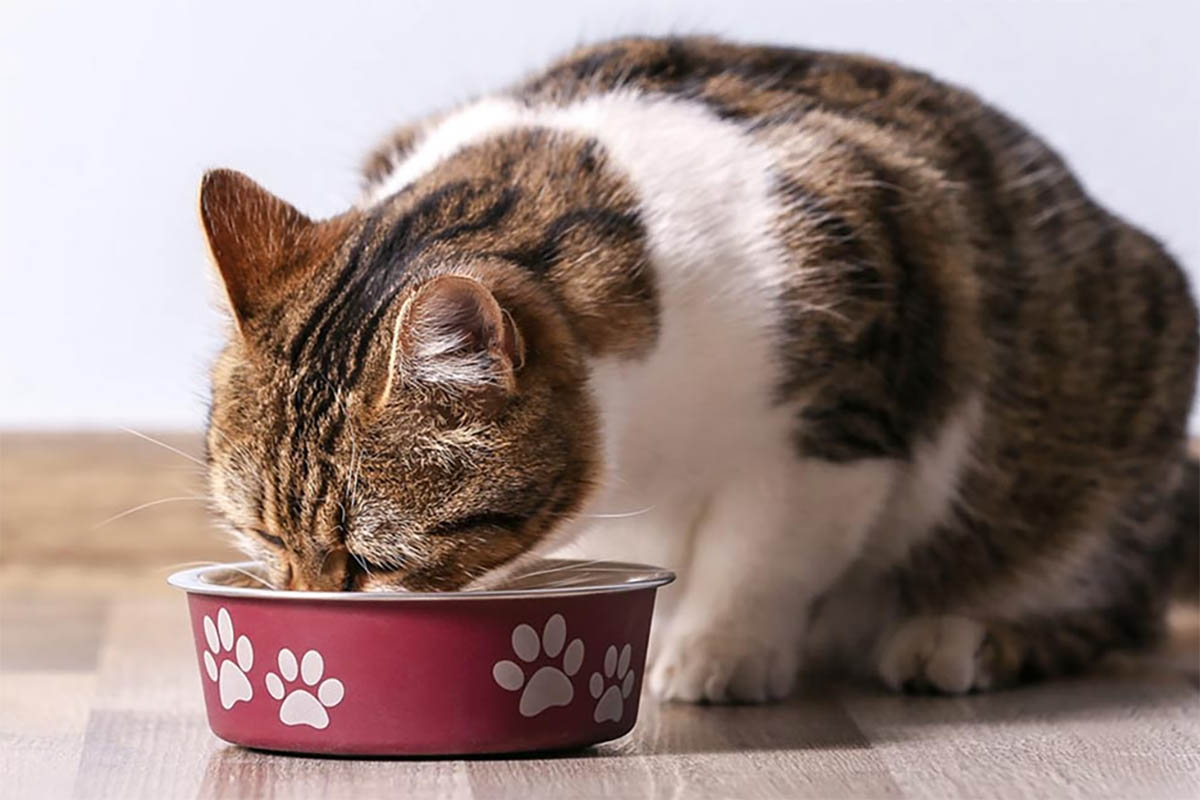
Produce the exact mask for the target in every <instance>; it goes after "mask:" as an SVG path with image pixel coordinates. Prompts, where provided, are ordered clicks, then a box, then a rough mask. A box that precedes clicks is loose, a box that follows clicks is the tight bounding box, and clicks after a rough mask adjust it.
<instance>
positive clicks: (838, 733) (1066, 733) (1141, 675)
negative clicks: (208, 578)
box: [0, 434, 1200, 800]
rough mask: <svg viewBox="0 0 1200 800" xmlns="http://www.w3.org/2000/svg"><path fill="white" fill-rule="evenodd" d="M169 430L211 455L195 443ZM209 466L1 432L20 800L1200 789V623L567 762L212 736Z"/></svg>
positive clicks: (802, 702)
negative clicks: (200, 575) (306, 753)
mask: <svg viewBox="0 0 1200 800" xmlns="http://www.w3.org/2000/svg"><path fill="white" fill-rule="evenodd" d="M169 441H170V442H171V443H172V444H174V445H176V446H178V447H180V448H181V449H183V450H185V451H188V452H192V453H196V452H198V451H199V447H198V442H197V441H196V440H195V439H194V438H189V437H182V438H181V437H172V438H170V439H169ZM199 492H200V482H199V480H198V469H197V468H196V465H195V464H192V463H190V462H188V461H187V460H185V459H184V458H182V457H180V456H176V455H173V454H172V453H169V452H167V451H165V450H162V449H161V448H158V447H155V446H152V445H149V444H147V443H145V442H143V441H140V440H138V439H136V438H134V437H132V436H130V435H128V434H120V435H111V436H107V435H105V436H101V435H92V436H72V437H67V436H30V435H22V436H17V435H3V436H0V526H2V528H0V531H2V536H3V538H2V541H0V796H2V797H4V798H56V797H84V798H90V797H105V798H122V800H125V799H126V798H142V797H145V798H155V800H159V799H160V798H175V797H189V798H190V797H229V798H243V797H322V798H340V797H346V798H354V799H355V800H366V799H367V798H374V797H384V796H386V797H397V798H400V797H404V798H407V797H421V796H436V797H451V798H458V797H463V798H468V797H478V798H493V797H495V798H502V797H512V798H520V800H530V799H531V798H537V797H548V798H576V797H600V796H605V797H648V796H655V797H657V796H670V797H681V798H705V797H747V798H767V797H780V798H804V797H819V798H840V797H852V798H868V797H908V798H948V797H979V798H984V797H1005V798H1008V797H1030V798H1048V797H1078V798H1100V797H1112V798H1123V799H1125V798H1135V797H1152V798H1171V797H1179V798H1184V797H1186V798H1196V797H1200V668H1198V665H1197V660H1198V658H1200V653H1198V636H1197V629H1198V627H1200V626H1198V621H1197V617H1196V615H1195V614H1194V613H1192V612H1190V611H1188V610H1183V611H1181V612H1179V613H1178V614H1177V615H1176V617H1177V618H1176V620H1175V623H1176V628H1177V634H1176V636H1175V637H1174V639H1173V640H1172V643H1171V646H1170V647H1169V648H1166V649H1164V650H1163V651H1161V652H1158V653H1155V654H1152V655H1149V656H1146V657H1139V658H1137V659H1132V658H1125V659H1114V660H1112V661H1110V662H1109V663H1107V664H1106V665H1104V668H1103V669H1102V670H1100V671H1098V672H1096V673H1095V674H1093V675H1091V676H1089V677H1086V678H1081V679H1077V680H1072V681H1067V682H1061V683H1055V684H1050V685H1045V686H1038V687H1033V688H1027V689H1022V690H1018V691H1010V692H1004V693H999V694H994V695H987V696H980V697H970V698H965V699H935V698H904V697H894V696H890V695H888V694H885V693H883V692H880V691H877V690H875V689H872V688H870V687H860V688H850V687H846V688H830V687H822V688H809V689H808V691H807V692H805V693H804V694H802V695H801V696H799V697H797V698H796V699H794V700H793V701H791V702H789V703H787V704H785V705H783V706H778V707H773V708H749V707H743V708H697V707H687V706H659V705H657V704H655V703H654V702H652V701H647V702H646V703H645V704H644V706H643V715H642V719H641V720H640V721H639V723H638V726H637V728H636V729H635V731H634V733H633V734H632V735H630V736H629V737H626V738H625V739H623V740H620V741H617V742H614V743H610V744H607V745H602V746H600V747H596V748H592V749H589V750H585V751H582V752H578V753H572V754H567V755H560V756H554V757H528V758H521V759H505V758H494V759H476V760H466V761H463V760H434V759H428V760H374V761H357V760H334V759H312V758H298V757H289V756H280V755H269V754H264V753H259V752H252V751H248V750H244V749H241V748H239V747H234V746H231V745H228V744H225V743H224V742H221V741H220V740H218V739H216V738H215V737H214V736H213V735H212V734H211V733H209V731H208V728H207V726H206V723H205V720H204V712H203V709H202V706H201V697H200V683H199V673H198V671H197V668H196V664H195V661H194V655H193V653H192V650H191V642H190V634H189V632H188V629H187V618H186V616H185V613H184V601H183V597H182V596H180V595H178V594H176V593H174V592H173V591H172V590H170V589H168V588H166V586H165V585H164V583H163V579H164V578H165V577H166V575H167V574H168V573H169V572H170V571H171V570H172V569H173V568H174V566H175V565H178V564H180V563H181V562H191V561H198V560H202V559H214V560H223V559H227V558H228V557H230V556H231V555H232V553H231V552H230V550H229V549H228V548H227V546H226V545H225V543H224V542H223V541H222V540H221V539H220V537H219V536H218V535H217V534H216V533H214V532H213V530H212V529H211V528H210V527H209V526H208V525H207V523H206V517H205V514H206V512H205V508H204V504H203V502H200V501H196V500H192V499H181V500H171V501H167V502H162V503H159V504H157V505H153V506H149V507H147V508H145V509H143V510H141V511H138V512H136V513H132V514H129V515H127V516H124V517H121V518H119V519H116V520H113V521H111V522H108V523H106V524H102V525H98V523H101V522H103V521H104V520H105V519H107V518H109V517H111V516H113V515H115V514H117V513H119V512H121V511H123V510H125V509H128V508H131V507H134V506H137V505H139V504H142V503H148V502H151V501H156V500H160V499H163V498H170V497H183V498H187V497H192V496H195V495H197V493H199Z"/></svg>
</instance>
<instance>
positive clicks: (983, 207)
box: [200, 38, 1198, 702]
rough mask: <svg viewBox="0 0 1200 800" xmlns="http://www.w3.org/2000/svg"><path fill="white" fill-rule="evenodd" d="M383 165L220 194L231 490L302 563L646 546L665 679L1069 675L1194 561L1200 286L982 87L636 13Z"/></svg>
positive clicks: (254, 538)
mask: <svg viewBox="0 0 1200 800" xmlns="http://www.w3.org/2000/svg"><path fill="white" fill-rule="evenodd" d="M364 175H365V181H364V196H363V199H362V201H361V203H359V204H358V205H357V206H356V207H354V208H352V209H350V210H348V211H346V212H345V213H344V214H341V215H339V216H336V217H334V218H331V219H328V220H323V221H314V220H311V219H309V218H307V217H306V216H304V215H303V214H302V213H300V212H299V211H298V210H296V209H295V208H294V207H293V206H291V205H289V204H287V203H286V202H284V201H283V200H280V199H278V198H276V197H275V196H273V195H271V194H270V193H268V192H267V191H266V190H265V189H263V188H261V187H259V186H258V185H257V184H255V183H254V182H252V181H251V180H250V179H249V178H246V177H245V176H243V175H241V174H239V173H236V172H232V171H228V170H216V171H212V172H209V173H208V174H206V175H205V177H204V179H203V182H202V186H201V191H200V211H201V219H202V223H203V226H204V229H205V232H206V234H207V239H208V243H209V247H210V251H211V255H212V257H213V260H214V261H215V264H216V267H217V270H218V272H219V274H220V276H221V278H222V280H223V285H224V289H225V294H226V295H227V298H228V301H229V308H230V310H231V312H232V314H231V316H232V324H231V331H230V336H229V340H228V344H227V346H226V348H225V349H224V351H223V352H222V353H221V355H220V356H219V358H218V360H217V362H216V365H215V367H214V369H213V373H212V403H211V409H210V419H209V428H208V436H207V461H208V464H209V474H210V483H211V491H212V495H213V497H214V498H215V501H216V504H217V507H218V508H219V512H220V516H221V517H222V519H223V520H224V521H225V522H226V523H227V525H228V526H229V527H230V528H231V529H232V530H233V531H234V532H235V533H236V535H237V537H238V538H239V540H240V542H241V543H242V545H243V546H244V547H245V548H246V549H247V550H248V551H249V552H251V553H252V554H254V556H255V557H256V558H260V559H262V560H263V561H264V562H265V564H266V565H267V570H268V571H269V574H270V578H271V580H272V582H273V584H274V585H276V586H278V587H281V588H292V589H300V590H317V589H327V590H347V591H369V590H377V589H408V590H451V589H459V588H464V587H483V586H493V585H496V584H497V583H498V582H500V581H502V580H503V578H504V576H505V575H508V574H510V571H511V570H512V569H514V568H515V567H516V566H518V565H521V564H525V563H527V562H529V560H530V559H533V558H535V557H538V556H543V555H546V554H549V553H553V552H565V553H570V554H571V555H574V556H579V557H586V558H596V559H605V558H615V559H620V560H625V561H643V562H649V563H653V564H659V565H663V566H666V567H669V568H671V569H674V570H676V571H677V572H678V575H679V581H678V583H677V585H675V586H673V587H671V588H670V589H669V590H667V591H666V592H665V593H664V596H663V597H662V598H661V602H660V608H659V610H658V612H657V613H656V619H655V624H654V634H653V636H652V641H651V653H650V659H651V662H650V663H651V666H650V669H649V673H648V681H649V686H650V688H651V690H652V691H653V692H654V693H655V694H656V695H658V696H659V697H661V698H664V699H673V700H684V701H698V702H726V701H744V702H759V701H769V700H775V699H779V698H781V697H784V696H786V695H787V694H788V693H789V692H791V691H792V690H793V687H794V686H795V683H796V681H797V679H798V676H799V675H800V674H801V673H802V672H803V671H804V670H806V669H807V668H809V666H810V665H812V668H814V669H815V668H816V665H818V664H821V663H835V664H840V665H841V667H840V668H841V669H844V670H846V671H848V672H861V673H864V674H867V675H874V676H876V677H877V678H878V679H880V680H882V681H883V682H884V683H886V684H887V685H888V686H890V687H892V688H894V689H897V690H907V691H918V692H923V691H932V692H941V693H951V694H954V693H961V692H967V691H973V690H983V689H990V688H998V687H1003V686H1010V685H1013V684H1015V683H1017V682H1020V681H1025V680H1029V679H1033V678H1038V677H1045V676H1050V675H1054V674H1058V673H1062V672H1065V671H1068V670H1072V669H1077V668H1080V667H1083V666H1085V665H1087V664H1088V663H1090V662H1091V661H1093V660H1094V659H1095V658H1096V657H1097V656H1099V655H1100V654H1101V653H1103V652H1105V651H1107V650H1110V649H1113V648H1119V647H1132V646H1137V645H1142V644H1145V643H1147V642H1149V641H1152V639H1153V637H1154V635H1155V633H1156V632H1157V631H1158V630H1159V629H1160V627H1161V621H1162V616H1163V608H1164V604H1165V603H1166V601H1167V599H1168V598H1169V596H1170V593H1171V585H1172V581H1173V580H1174V579H1175V576H1176V575H1178V574H1182V573H1184V572H1186V571H1188V570H1190V572H1191V573H1192V575H1193V577H1194V574H1195V573H1196V571H1197V569H1198V567H1197V566H1196V556H1195V551H1196V539H1197V521H1196V520H1197V513H1196V505H1197V497H1196V495H1197V468H1196V464H1195V462H1194V461H1188V460H1187V457H1186V449H1185V448H1186V419H1187V415H1188V411H1189V408H1190V407H1191V403H1192V395H1193V391H1194V387H1195V379H1196V366H1197V314H1196V308H1195V305H1194V303H1193V301H1192V299H1191V295H1190V293H1189V289H1188V285H1187V280H1186V278H1185V275H1184V273H1183V272H1182V271H1181V270H1180V268H1179V267H1178V266H1177V265H1176V264H1175V263H1174V262H1173V260H1172V259H1171V257H1170V256H1169V255H1167V254H1166V253H1165V252H1164V250H1163V248H1162V247H1161V246H1160V245H1159V244H1158V243H1156V242H1155V241H1154V240H1153V239H1152V238H1150V237H1149V236H1147V235H1146V234H1144V233H1142V232H1141V231H1139V230H1137V229H1136V228H1134V227H1132V226H1130V225H1128V224H1127V223H1125V222H1123V221H1122V220H1120V219H1118V218H1117V217H1115V216H1113V215H1112V214H1110V213H1108V212H1106V211H1105V210H1103V209H1102V208H1100V207H1099V206H1098V205H1097V204H1096V203H1095V202H1093V201H1092V200H1091V199H1090V198H1089V197H1088V195H1087V194H1086V193H1085V191H1084V190H1083V188H1082V187H1081V186H1080V184H1079V183H1078V182H1077V181H1076V179H1075V178H1074V177H1072V175H1071V173H1070V172H1069V171H1068V169H1067V167H1066V166H1065V165H1064V163H1063V161H1062V160H1061V159H1060V158H1059V157H1058V156H1057V155H1056V154H1055V153H1054V152H1053V151H1052V150H1051V149H1049V148H1048V147H1047V146H1046V145H1045V144H1043V143H1042V142H1041V141H1039V140H1038V139H1037V138H1035V137H1034V136H1033V135H1032V134H1030V133H1029V132H1028V131H1026V130H1025V129H1024V128H1023V127H1021V126H1020V125H1019V124H1018V123H1016V122H1014V121H1013V120H1011V119H1010V118H1008V117H1006V116H1005V115H1003V114H1002V113H1000V112H999V111H996V110H994V109H992V108H990V107H989V106H987V105H985V104H984V103H983V102H982V101H980V100H979V99H978V98H977V97H975V96H974V95H972V94H970V93H969V92H966V91H964V90H961V89H958V88H953V87H951V86H947V85H945V84H943V83H940V82H938V81H936V80H934V79H933V78H931V77H929V76H927V75H924V74H922V73H919V72H915V71H911V70H908V69H905V68H902V67H900V66H897V65H894V64H890V63H886V62H884V61H879V60H874V59H871V58H867V57H860V56H854V55H842V54H832V53H823V52H813V51H807V50H799V49H790V48H781V47H754V46H743V45H739V44H734V43H728V42H724V41H720V40H715V39H708V38H670V39H655V38H631V39H623V40H617V41H611V42H606V43H602V44H599V45H595V46H591V47H586V48H584V49H581V50H578V51H576V52H574V53H572V54H570V55H567V56H566V57H565V58H563V59H562V60H560V61H558V62H557V63H555V64H553V65H551V66H550V67H549V68H548V69H546V70H545V71H544V72H541V73H540V74H537V75H534V76H533V77H530V78H528V79H526V80H525V81H523V82H522V83H520V84H519V85H517V86H515V87H513V88H511V89H509V90H507V91H504V92H500V93H497V94H495V95H493V96H488V97H484V98H482V99H479V100H476V101H474V102H470V103H467V104H465V105H462V106H461V107H458V108H456V109H453V110H450V111H447V112H445V113H440V114H436V115H434V116H432V117H430V118H429V119H427V120H424V121H421V122H418V123H416V124H413V125H411V126H409V127H406V128H403V129H401V130H399V131H397V132H396V133H395V134H394V135H392V136H390V137H389V138H388V139H387V140H386V142H385V143H384V144H383V145H382V146H381V147H380V148H379V149H378V150H377V151H375V152H374V154H373V155H372V156H371V157H370V159H369V161H368V162H367V164H366V166H365V170H364ZM1180 565H1183V566H1184V567H1185V568H1186V569H1181V568H1180Z"/></svg>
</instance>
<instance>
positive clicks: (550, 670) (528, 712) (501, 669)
mask: <svg viewBox="0 0 1200 800" xmlns="http://www.w3.org/2000/svg"><path fill="white" fill-rule="evenodd" d="M566 640H567V623H566V620H564V619H563V616H562V614H555V615H554V616H552V617H550V619H548V620H546V625H545V627H543V628H542V635H541V638H540V639H539V637H538V634H537V631H535V630H534V629H533V628H531V627H530V626H528V625H525V624H524V623H522V624H520V625H518V626H517V627H515V628H513V632H512V649H513V652H514V653H516V655H517V657H518V658H520V659H521V661H524V662H525V663H526V664H529V663H532V662H534V661H536V660H537V659H538V656H539V655H540V654H542V653H545V654H546V656H547V657H548V658H552V659H556V658H558V655H559V653H562V668H561V669H559V668H558V667H555V666H552V665H549V664H547V665H545V666H543V667H541V668H539V669H538V670H537V672H535V673H533V676H532V677H530V678H529V679H528V680H526V678H525V669H524V667H522V666H521V665H520V664H518V663H516V662H514V661H508V660H505V661H498V662H496V664H495V666H493V667H492V677H493V678H494V679H495V681H496V683H497V684H499V686H500V687H501V688H502V689H507V690H508V691H510V692H516V691H520V690H521V689H522V688H523V689H524V691H521V701H520V703H518V705H517V710H518V711H520V712H521V716H524V717H536V716H537V715H538V714H540V713H542V712H543V711H545V710H546V709H547V708H551V707H553V706H565V705H567V704H568V703H570V702H571V699H572V698H574V697H575V687H574V686H573V685H572V684H571V676H573V675H574V674H575V673H576V672H579V667H580V665H582V664H583V642H581V641H580V640H579V639H575V640H573V641H572V642H571V643H570V644H569V645H567V646H566V649H565V650H564V649H563V644H564V643H565V642H566Z"/></svg>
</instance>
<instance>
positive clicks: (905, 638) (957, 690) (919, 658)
mask: <svg viewBox="0 0 1200 800" xmlns="http://www.w3.org/2000/svg"><path fill="white" fill-rule="evenodd" d="M986 636H987V630H986V629H985V628H984V627H983V626H982V625H980V624H979V623H978V622H975V621H974V620H970V619H967V618H966V617H955V616H937V617H935V616H929V617H916V618H914V619H910V620H908V621H907V622H905V623H903V624H902V625H901V626H900V627H899V628H897V629H896V630H895V631H894V632H893V633H892V634H891V636H890V637H888V639H887V640H886V641H885V642H884V644H883V648H882V649H881V650H880V655H879V677H880V678H882V679H883V682H884V683H886V684H887V685H888V686H890V687H891V688H892V689H895V690H905V691H918V692H919V691H925V690H928V689H930V688H932V689H936V690H938V691H941V692H945V693H947V694H962V693H963V692H967V691H970V690H971V689H983V688H987V685H988V684H989V683H990V681H988V680H987V678H986V676H984V675H983V674H982V672H981V670H980V668H979V652H980V646H981V645H982V644H983V641H984V638H985V637H986Z"/></svg>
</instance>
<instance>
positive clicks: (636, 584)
mask: <svg viewBox="0 0 1200 800" xmlns="http://www.w3.org/2000/svg"><path fill="white" fill-rule="evenodd" d="M557 563H561V564H563V565H567V564H570V563H571V562H570V561H567V560H564V561H560V562H557ZM576 563H579V564H581V565H583V564H586V565H587V566H586V567H585V568H591V569H595V568H598V567H600V568H604V569H605V570H615V571H618V572H624V573H625V574H626V575H627V576H628V577H627V578H626V580H624V581H621V582H619V583H600V584H593V585H585V586H547V587H544V588H534V589H479V590H475V591H466V592H297V591H292V590H290V589H279V590H276V589H257V588H253V587H249V586H225V585H223V584H219V583H210V582H208V581H206V580H205V577H206V576H211V575H213V574H217V573H220V572H224V571H229V570H233V569H235V568H236V569H249V568H253V567H258V566H259V564H258V562H257V561H238V562H234V563H229V564H215V565H210V566H206V567H193V568H192V569H185V570H180V571H179V572H176V573H175V574H173V575H171V577H169V578H167V583H169V584H171V585H172V586H174V587H175V588H177V589H183V590H184V591H185V592H187V593H189V594H208V595H217V596H219V597H254V598H259V599H262V600H275V601H282V602H289V601H290V602H306V601H312V600H331V601H334V602H338V603H376V602H384V603H394V602H405V603H424V602H445V601H447V600H517V599H529V598H537V597H562V596H568V595H584V594H612V593H615V592H633V591H638V590H641V589H657V588H658V587H660V586H666V585H667V584H668V583H670V582H671V581H673V580H675V573H674V572H671V571H670V570H666V569H659V568H658V567H651V566H648V565H646V564H631V563H626V562H623V561H601V562H584V561H579V562H576ZM597 571H598V570H597Z"/></svg>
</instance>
